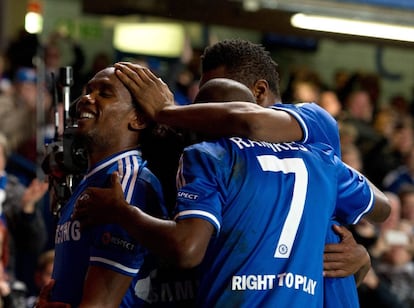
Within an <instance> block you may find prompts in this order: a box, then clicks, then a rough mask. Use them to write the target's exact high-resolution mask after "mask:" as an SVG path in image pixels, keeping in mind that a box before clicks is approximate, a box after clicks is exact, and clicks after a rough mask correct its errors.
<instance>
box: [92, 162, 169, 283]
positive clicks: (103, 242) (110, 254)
mask: <svg viewBox="0 0 414 308" xmlns="http://www.w3.org/2000/svg"><path fill="white" fill-rule="evenodd" d="M140 171H144V172H143V173H140V176H139V177H138V176H137V173H136V174H131V175H129V176H126V177H123V178H122V179H121V185H122V186H123V190H124V195H125V198H126V199H128V202H129V203H130V204H131V206H136V207H139V208H140V209H141V210H143V211H144V212H146V213H148V214H150V215H153V216H157V217H160V218H165V217H166V210H165V207H164V206H163V200H162V194H161V192H160V191H159V190H160V186H159V183H158V182H157V180H156V178H155V177H154V176H153V175H152V174H151V173H150V172H149V171H148V170H146V169H143V170H140ZM90 249H91V251H90V263H91V264H92V265H93V264H95V265H98V264H99V265H100V266H103V267H106V268H108V269H111V270H113V271H116V272H119V273H121V274H124V275H127V276H135V275H136V274H137V273H138V271H139V270H140V268H141V266H142V264H143V262H144V259H145V257H146V256H147V255H148V251H147V249H146V248H144V247H143V246H141V245H139V244H138V243H137V242H136V241H135V240H134V239H132V238H131V237H130V236H129V234H128V233H127V232H126V231H125V230H124V229H123V228H121V227H120V226H119V225H116V224H110V225H104V226H100V227H98V228H96V229H95V231H94V233H93V244H92V246H91V248H90Z"/></svg>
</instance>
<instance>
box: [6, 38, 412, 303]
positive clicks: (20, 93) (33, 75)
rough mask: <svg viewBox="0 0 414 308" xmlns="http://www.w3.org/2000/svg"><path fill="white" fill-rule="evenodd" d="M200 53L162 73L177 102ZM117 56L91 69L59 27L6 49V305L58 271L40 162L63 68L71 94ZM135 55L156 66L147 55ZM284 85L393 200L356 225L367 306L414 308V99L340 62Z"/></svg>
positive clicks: (303, 72) (295, 72)
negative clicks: (65, 54)
mask: <svg viewBox="0 0 414 308" xmlns="http://www.w3.org/2000/svg"><path fill="white" fill-rule="evenodd" d="M62 41H64V42H65V44H66V46H70V48H71V52H72V55H73V56H72V62H71V63H63V62H62V59H61V49H60V48H61V46H62ZM199 54H200V53H199V52H198V51H197V50H191V49H189V48H186V49H185V54H183V57H182V58H181V59H179V60H177V61H176V62H174V63H170V67H169V69H167V70H166V71H165V70H164V71H163V72H158V73H159V74H163V79H164V80H166V82H167V83H168V84H169V86H170V88H171V89H173V91H174V95H175V98H176V101H177V103H178V104H190V103H191V102H192V100H193V98H194V96H195V94H196V93H197V90H198V86H197V84H198V76H199V74H198V69H199V67H198V63H199ZM114 60H119V59H114V58H113V57H112V55H107V54H105V53H99V54H97V55H96V56H95V58H94V59H93V60H92V61H91V65H90V67H86V61H85V56H84V54H83V51H82V49H81V48H80V46H79V45H78V44H77V42H76V41H74V40H72V39H71V38H70V37H67V36H62V35H60V34H58V33H53V34H52V35H50V37H49V38H48V40H47V41H46V42H45V43H40V42H39V40H38V38H37V37H36V36H35V35H31V34H28V33H26V32H24V31H22V32H21V33H20V34H19V36H18V37H16V39H15V40H14V41H12V42H10V44H9V46H8V47H7V48H6V49H5V50H3V51H0V119H1V120H0V213H1V215H0V296H1V297H2V298H3V306H5V307H26V305H28V306H30V305H31V303H32V301H33V298H34V297H35V296H36V295H37V293H38V292H39V289H40V288H41V287H42V286H43V285H44V283H45V282H47V279H48V278H49V277H50V274H51V268H52V264H53V234H54V230H53V226H54V225H53V223H54V218H53V216H52V214H51V212H50V209H49V203H50V202H49V196H48V184H47V183H45V182H44V178H43V177H42V176H41V175H40V174H41V172H39V166H40V164H41V162H42V159H43V158H44V156H45V147H44V145H45V144H47V143H50V142H51V141H52V140H53V138H55V136H56V130H57V128H56V108H62V104H60V103H61V97H56V80H59V68H60V67H61V66H62V65H69V66H72V68H73V72H74V78H73V79H74V84H73V86H72V89H71V90H72V91H71V99H72V100H73V99H75V98H76V97H77V96H79V95H80V93H81V90H82V85H83V83H84V82H85V81H87V80H88V79H89V78H91V77H92V76H93V75H94V74H95V72H97V71H99V70H100V69H102V68H104V67H106V66H108V65H110V64H112V63H113V61H114ZM275 60H276V62H277V60H278V59H277V58H275ZM136 61H140V62H142V63H143V64H144V65H149V66H151V63H148V62H146V59H145V58H140V59H138V58H137V59H136ZM283 69H284V71H286V69H287V68H283ZM39 78H41V81H44V82H39ZM57 86H59V83H57ZM282 90H283V96H282V97H283V102H284V103H301V102H316V103H318V104H319V105H321V106H322V107H323V108H325V109H326V110H327V111H328V112H329V113H330V114H331V115H332V116H333V117H335V118H336V119H337V121H338V126H339V130H340V136H341V143H342V144H341V145H342V159H343V161H344V162H346V163H347V164H349V165H350V166H352V167H354V168H355V169H357V170H359V171H361V172H362V173H364V174H365V175H366V176H367V177H368V178H369V179H370V180H371V181H372V182H373V183H374V184H376V185H377V186H378V187H379V188H381V189H382V190H383V191H386V192H387V194H388V196H389V198H390V200H391V201H392V205H393V209H392V214H391V215H390V217H389V218H388V219H387V221H386V222H384V223H383V224H380V225H372V224H370V223H368V222H366V221H365V220H363V221H362V222H361V223H359V224H358V225H355V226H352V227H350V228H351V230H352V232H353V234H354V236H355V238H356V240H357V241H358V242H359V243H361V244H363V245H364V246H365V247H366V248H367V250H368V251H369V253H370V255H371V258H372V269H371V271H370V272H369V273H368V275H367V276H366V278H365V280H364V281H363V283H362V284H361V285H360V286H359V288H358V291H359V296H360V301H361V307H414V292H412V290H413V289H414V263H413V260H414V259H413V256H414V240H413V239H414V131H413V129H414V126H413V116H414V105H413V102H412V99H413V98H407V97H403V96H399V95H396V96H395V97H392V98H391V99H390V100H389V101H380V97H381V79H380V77H379V76H378V75H376V74H375V73H372V72H358V71H346V70H340V71H339V70H338V71H337V73H336V74H335V76H332V80H330V81H329V82H326V81H325V82H323V81H322V80H321V78H320V76H319V75H318V72H316V71H314V70H311V69H309V68H305V67H300V68H295V69H292V70H291V71H289V76H288V82H287V84H286V86H285V88H284V89H282ZM39 101H41V104H40V103H39ZM39 119H41V121H39ZM61 133H62V127H60V131H59V132H58V134H61ZM39 136H42V138H41V139H40V140H39ZM23 298H24V299H23ZM19 301H20V302H19ZM18 302H19V303H18Z"/></svg>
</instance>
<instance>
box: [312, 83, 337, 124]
mask: <svg viewBox="0 0 414 308" xmlns="http://www.w3.org/2000/svg"><path fill="white" fill-rule="evenodd" d="M316 103H317V104H319V106H321V107H322V108H323V109H325V110H326V111H328V112H329V113H330V114H331V116H333V117H334V118H335V119H338V118H339V117H340V115H341V113H342V104H341V102H340V101H339V99H338V95H337V94H336V92H335V91H333V90H331V89H328V88H323V89H321V92H320V94H319V99H318V101H316Z"/></svg>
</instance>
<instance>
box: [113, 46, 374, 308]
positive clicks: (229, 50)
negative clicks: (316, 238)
mask: <svg viewBox="0 0 414 308" xmlns="http://www.w3.org/2000/svg"><path fill="white" fill-rule="evenodd" d="M128 66H129V64H124V65H122V64H119V65H117V68H119V70H120V71H121V72H123V73H124V75H123V74H119V76H120V78H121V80H123V82H124V83H125V84H126V85H127V86H128V87H129V88H130V89H131V91H132V92H133V93H134V92H135V87H136V85H137V83H136V80H135V78H139V77H138V76H137V75H136V74H135V73H133V72H131V70H132V71H133V66H131V67H129V69H131V70H129V69H128ZM217 77H225V78H231V79H234V80H237V81H239V82H241V83H243V84H245V85H246V86H247V87H248V88H249V89H250V90H251V91H252V93H253V95H254V96H255V98H256V101H257V104H258V105H260V106H264V107H268V106H271V108H272V110H270V109H266V108H260V106H254V105H247V104H243V103H242V104H238V103H230V104H209V105H207V104H206V105H203V106H192V105H190V106H185V107H184V108H182V109H181V108H179V107H176V106H174V105H173V103H172V102H173V101H172V100H168V98H167V97H165V95H166V94H165V93H164V92H162V89H161V88H159V87H160V84H158V83H160V81H155V82H154V83H155V85H152V86H154V89H155V91H154V92H157V93H151V92H148V91H147V92H146V93H145V95H146V97H147V98H148V99H149V101H147V102H146V103H147V104H146V105H145V106H143V108H145V110H146V111H147V113H148V114H150V116H151V117H153V118H154V119H155V120H156V121H157V122H161V123H164V124H167V125H171V126H174V127H182V128H188V129H193V130H196V131H199V132H204V133H209V134H212V133H215V134H216V135H217V136H245V137H249V138H252V139H256V140H266V141H273V142H280V141H292V140H294V141H302V142H305V143H314V142H323V143H327V144H330V145H331V146H332V147H333V148H334V151H335V153H336V155H338V156H339V157H340V141H339V133H338V128H337V123H336V121H335V120H334V119H333V118H332V117H331V116H330V115H329V114H328V113H327V112H326V111H325V110H323V109H322V108H321V107H319V106H318V105H317V104H314V103H306V104H297V105H292V104H281V103H280V93H279V86H278V82H279V80H278V72H277V65H276V63H275V62H274V61H273V60H272V58H271V57H270V55H269V53H268V52H266V51H265V50H264V49H263V47H261V46H260V45H256V44H252V43H250V42H247V41H242V40H225V41H221V42H218V43H216V44H214V45H212V46H210V47H207V48H206V49H205V52H204V54H203V56H202V78H201V82H200V85H203V84H204V83H205V82H206V81H208V80H210V79H212V78H217ZM146 90H148V89H146ZM160 91H161V92H160ZM141 93H143V92H141ZM166 102H170V103H171V104H170V105H168V103H166ZM164 107H165V108H164ZM270 111H273V112H270ZM333 225H335V226H333ZM333 230H335V232H336V233H338V234H339V236H340V237H338V235H337V234H336V233H334V232H333ZM340 239H341V240H342V241H340ZM369 266H370V258H369V255H368V252H367V251H366V249H365V248H364V247H363V246H362V245H358V244H357V243H356V242H355V240H354V239H353V237H352V235H351V234H350V233H349V232H348V231H347V230H346V228H345V227H339V226H337V223H334V221H332V226H330V227H329V230H328V237H327V245H326V247H325V255H324V270H325V277H326V282H327V285H326V287H327V290H326V292H325V293H326V294H327V295H328V294H338V292H339V293H340V291H338V290H339V287H340V284H342V286H343V287H342V290H343V294H341V295H340V296H339V295H338V296H327V300H329V301H330V303H329V302H326V303H325V305H326V306H327V307H338V305H339V306H341V305H342V306H345V307H346V306H355V305H358V298H357V294H356V292H354V293H352V294H351V292H350V291H348V290H350V289H351V290H354V289H355V281H354V280H353V277H350V276H349V275H352V274H356V275H355V277H356V278H358V279H359V281H360V280H361V277H363V276H364V275H365V273H366V271H367V270H368V268H369ZM328 277H347V278H344V279H335V280H332V279H329V278H328Z"/></svg>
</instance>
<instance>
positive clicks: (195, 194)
mask: <svg viewBox="0 0 414 308" xmlns="http://www.w3.org/2000/svg"><path fill="white" fill-rule="evenodd" d="M225 156H226V153H225V150H224V148H223V147H221V145H220V144H218V143H217V144H213V143H200V144H196V145H194V146H191V147H188V148H186V149H185V151H184V153H183V155H182V157H181V160H180V164H179V170H178V173H177V184H178V187H177V188H178V192H177V206H176V214H175V220H180V219H186V218H200V219H204V220H207V221H208V222H210V223H211V224H212V225H213V227H214V228H215V231H216V232H219V230H220V227H221V223H222V216H221V213H222V206H221V205H222V204H224V203H225V200H223V198H224V196H225V195H226V194H225V189H226V188H225V187H226V185H225V183H222V181H221V179H222V178H223V174H224V173H225V172H227V171H226V170H228V166H229V164H226V162H225V161H226V160H225V159H224V158H225Z"/></svg>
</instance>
